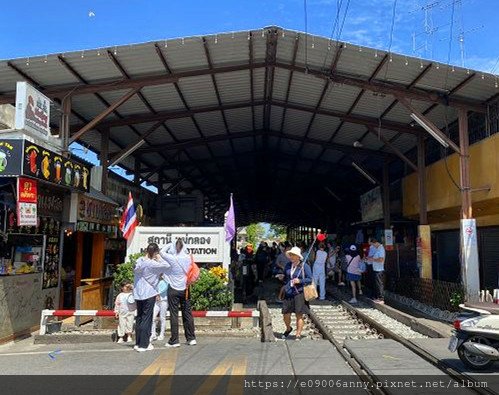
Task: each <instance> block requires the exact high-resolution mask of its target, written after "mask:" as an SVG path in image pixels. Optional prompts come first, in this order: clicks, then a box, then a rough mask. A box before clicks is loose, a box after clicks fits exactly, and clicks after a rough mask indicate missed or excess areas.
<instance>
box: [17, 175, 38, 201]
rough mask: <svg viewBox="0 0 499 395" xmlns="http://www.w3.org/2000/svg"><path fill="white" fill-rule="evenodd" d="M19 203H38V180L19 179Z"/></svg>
mask: <svg viewBox="0 0 499 395" xmlns="http://www.w3.org/2000/svg"><path fill="white" fill-rule="evenodd" d="M17 201H18V202H20V203H37V201H38V183H37V181H36V180H32V179H31V178H25V177H19V178H18V179H17Z"/></svg>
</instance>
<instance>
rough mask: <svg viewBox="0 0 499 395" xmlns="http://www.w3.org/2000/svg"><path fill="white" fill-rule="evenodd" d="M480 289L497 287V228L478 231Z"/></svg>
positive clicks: (498, 257) (498, 229)
mask: <svg viewBox="0 0 499 395" xmlns="http://www.w3.org/2000/svg"><path fill="white" fill-rule="evenodd" d="M478 237H479V243H480V244H479V253H480V286H481V289H494V288H498V287H499V227H495V228H480V229H479V230H478Z"/></svg>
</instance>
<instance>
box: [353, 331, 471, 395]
mask: <svg viewBox="0 0 499 395" xmlns="http://www.w3.org/2000/svg"><path fill="white" fill-rule="evenodd" d="M425 340H426V339H425ZM345 346H346V348H347V349H348V351H349V352H350V353H351V355H352V356H353V357H354V358H355V359H356V360H357V361H359V363H360V364H361V365H362V366H363V367H364V369H365V370H366V371H368V372H369V374H370V375H372V376H374V377H376V378H378V380H380V381H383V380H389V381H392V380H394V379H397V378H399V379H400V380H403V381H413V382H414V383H415V386H416V387H419V388H415V387H413V386H411V387H410V388H393V389H391V388H389V389H388V391H389V392H390V393H393V394H407V393H418V394H424V393H431V394H435V393H447V394H448V393H449V389H451V393H452V394H469V393H471V392H470V390H469V389H467V388H455V387H454V386H455V385H458V384H459V383H457V382H455V381H454V380H452V379H451V378H450V377H449V376H447V375H445V373H443V372H442V371H441V370H440V369H438V368H437V367H435V366H433V365H432V364H431V363H429V362H427V361H425V360H424V359H422V358H421V357H419V356H418V355H416V354H414V353H413V352H412V351H410V350H409V349H407V348H406V347H404V346H402V345H401V344H400V343H397V342H396V341H395V340H391V339H373V340H355V341H354V340H347V341H345ZM440 382H442V383H445V386H444V385H440Z"/></svg>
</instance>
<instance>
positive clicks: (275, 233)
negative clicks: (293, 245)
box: [269, 224, 287, 241]
mask: <svg viewBox="0 0 499 395" xmlns="http://www.w3.org/2000/svg"><path fill="white" fill-rule="evenodd" d="M269 236H270V237H271V238H273V239H275V240H279V241H285V240H286V238H287V233H286V226H284V225H277V224H270V232H269Z"/></svg>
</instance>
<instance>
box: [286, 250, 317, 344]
mask: <svg viewBox="0 0 499 395" xmlns="http://www.w3.org/2000/svg"><path fill="white" fill-rule="evenodd" d="M286 255H287V256H288V258H289V260H290V262H288V264H287V265H286V266H285V268H284V283H285V286H284V300H283V305H282V314H283V318H284V323H285V324H286V331H285V332H284V333H283V335H282V338H283V339H286V338H287V337H288V336H289V334H290V333H291V332H292V331H293V328H292V327H291V314H292V313H294V314H295V315H296V340H300V339H301V332H302V330H303V314H308V313H309V306H308V302H307V301H305V297H304V295H303V287H304V286H305V285H309V284H311V283H312V270H311V269H310V266H309V265H308V264H307V263H304V262H302V261H303V256H302V254H301V250H300V248H299V247H293V248H291V249H290V250H289V251H287V252H286Z"/></svg>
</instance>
